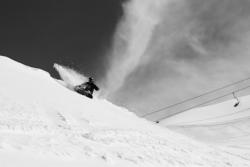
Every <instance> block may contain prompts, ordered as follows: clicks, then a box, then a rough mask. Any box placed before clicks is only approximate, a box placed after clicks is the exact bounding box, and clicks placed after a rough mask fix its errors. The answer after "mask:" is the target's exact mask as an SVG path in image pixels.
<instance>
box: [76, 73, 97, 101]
mask: <svg viewBox="0 0 250 167" xmlns="http://www.w3.org/2000/svg"><path fill="white" fill-rule="evenodd" d="M74 90H75V91H76V92H78V93H80V94H82V95H84V96H87V97H89V98H91V99H92V98H93V92H94V90H96V91H98V90H99V88H98V87H97V86H96V85H95V83H94V80H93V78H91V77H89V81H88V82H85V83H83V84H81V85H78V86H76V87H75V88H74Z"/></svg>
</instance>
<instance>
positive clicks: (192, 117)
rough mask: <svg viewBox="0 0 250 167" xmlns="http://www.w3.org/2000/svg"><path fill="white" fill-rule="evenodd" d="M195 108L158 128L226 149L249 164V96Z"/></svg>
mask: <svg viewBox="0 0 250 167" xmlns="http://www.w3.org/2000/svg"><path fill="white" fill-rule="evenodd" d="M235 102H236V100H235V99H233V100H229V101H226V102H222V103H219V104H215V105H211V106H207V107H202V108H196V109H193V110H189V111H186V112H183V113H181V114H178V115H175V116H173V117H171V118H168V119H165V120H164V121H162V122H161V125H163V126H166V127H168V128H171V129H172V130H175V131H177V132H181V133H183V134H186V135H188V136H190V137H193V138H196V139H198V140H201V141H205V142H209V143H213V144H217V145H219V146H220V147H226V149H227V150H230V152H233V153H235V154H238V155H240V156H244V158H246V159H249V160H250V96H244V97H241V98H240V105H239V106H238V107H234V106H233V105H234V104H235Z"/></svg>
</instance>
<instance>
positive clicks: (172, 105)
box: [141, 77, 250, 117]
mask: <svg viewBox="0 0 250 167" xmlns="http://www.w3.org/2000/svg"><path fill="white" fill-rule="evenodd" d="M247 80H250V77H248V78H245V79H243V80H240V81H237V82H234V83H231V84H228V85H225V86H223V87H220V88H217V89H214V90H212V91H208V92H206V93H203V94H201V95H199V96H195V97H192V98H189V99H186V100H183V101H181V102H178V103H175V104H171V105H169V106H166V107H163V108H160V109H158V110H155V111H153V112H150V113H146V114H144V115H142V116H141V117H146V116H149V115H152V114H154V113H157V112H160V111H163V110H165V109H168V108H172V107H174V106H178V105H180V104H183V103H186V102H188V101H192V100H194V99H198V98H200V97H202V96H205V95H209V94H211V93H215V92H217V91H219V90H222V89H225V88H227V87H231V86H233V85H237V84H239V83H242V82H245V81H247Z"/></svg>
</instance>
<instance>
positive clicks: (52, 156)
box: [0, 57, 250, 167]
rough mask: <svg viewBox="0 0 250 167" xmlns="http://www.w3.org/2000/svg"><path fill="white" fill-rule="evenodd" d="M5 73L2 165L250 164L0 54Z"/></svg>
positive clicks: (0, 91) (0, 89)
mask: <svg viewBox="0 0 250 167" xmlns="http://www.w3.org/2000/svg"><path fill="white" fill-rule="evenodd" d="M0 78H1V80H0V164H1V166H4V167H13V166H18V167H20V166H25V167H28V166H33V167H34V166H51V167H55V166H61V167H66V166H70V167H72V166H74V167H77V166H88V167H91V166H93V167H97V166H98V167H99V166H103V167H110V166H121V167H125V166H127V167H133V166H143V167H156V166H157V167H158V166H159V167H161V166H162V167H166V166H179V167H181V166H183V167H184V166H208V167H209V166H213V167H226V166H249V165H250V163H249V161H248V160H246V159H244V157H243V158H242V157H239V156H235V155H233V154H231V153H228V152H227V151H223V150H220V149H218V148H217V147H211V146H208V145H206V144H203V143H200V142H197V141H194V140H192V139H189V138H187V137H184V136H182V135H179V134H177V133H174V132H171V131H170V130H168V129H165V128H161V127H159V126H158V125H155V124H153V123H151V122H148V121H146V120H144V119H140V118H138V117H137V116H135V115H134V114H133V113H131V112H129V111H128V110H126V109H124V108H121V107H118V106H115V105H113V104H111V103H109V102H108V101H105V100H99V99H93V100H90V99H88V98H86V97H84V96H81V95H79V94H77V93H75V92H73V91H71V90H69V89H67V88H65V87H64V86H62V85H61V84H59V83H58V82H57V81H56V80H55V79H53V78H51V77H50V75H49V74H48V73H47V72H44V71H42V70H39V69H34V68H30V67H27V66H25V65H22V64H20V63H17V62H15V61H13V60H11V59H9V58H6V57H0Z"/></svg>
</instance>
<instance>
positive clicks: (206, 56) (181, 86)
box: [107, 0, 250, 115]
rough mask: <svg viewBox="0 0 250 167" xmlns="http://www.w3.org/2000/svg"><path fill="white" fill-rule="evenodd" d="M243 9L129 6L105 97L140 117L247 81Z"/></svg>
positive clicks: (243, 0)
mask: <svg viewBox="0 0 250 167" xmlns="http://www.w3.org/2000/svg"><path fill="white" fill-rule="evenodd" d="M249 8H250V1H249V0H237V1H235V0H209V1H207V0H177V1H176V0H158V1H153V0H133V1H130V3H127V4H126V5H125V8H124V11H125V16H124V17H123V19H122V21H121V23H120V24H119V26H118V28H117V32H116V36H115V45H114V48H113V50H112V51H113V52H112V55H113V59H112V60H111V62H112V66H111V69H110V71H109V72H108V84H107V85H108V86H107V87H108V90H109V91H108V92H112V91H113V92H114V93H110V94H109V95H108V97H109V98H110V99H112V100H113V101H115V102H116V103H118V104H121V105H125V106H128V107H129V108H130V109H132V110H133V109H134V111H135V112H137V113H138V114H142V115H143V114H144V113H145V112H146V113H147V112H152V111H155V110H158V109H159V108H162V107H165V106H168V105H171V104H174V103H177V102H180V101H182V100H185V99H188V98H192V97H194V96H198V95H200V94H202V93H204V92H207V91H211V90H213V89H217V88H219V87H222V86H224V85H227V84H229V83H232V82H236V81H238V80H241V79H245V78H247V77H249V76H250V66H249V62H250V56H249V48H250V47H249V42H250V40H249V39H250V38H249V37H250V34H249V32H250V31H249V30H250V11H249ZM246 85H249V82H248V83H245V85H243V86H246ZM237 89H238V87H237V86H235V87H233V89H232V90H227V91H228V92H230V91H235V90H237ZM110 90H111V91H110ZM222 93H225V92H222ZM237 94H238V92H237ZM218 95H220V94H217V95H214V96H213V97H216V96H218ZM210 98H211V97H210ZM230 98H232V96H231V97H230ZM165 112H168V111H165ZM170 112H175V111H170Z"/></svg>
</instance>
